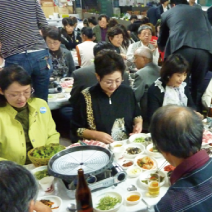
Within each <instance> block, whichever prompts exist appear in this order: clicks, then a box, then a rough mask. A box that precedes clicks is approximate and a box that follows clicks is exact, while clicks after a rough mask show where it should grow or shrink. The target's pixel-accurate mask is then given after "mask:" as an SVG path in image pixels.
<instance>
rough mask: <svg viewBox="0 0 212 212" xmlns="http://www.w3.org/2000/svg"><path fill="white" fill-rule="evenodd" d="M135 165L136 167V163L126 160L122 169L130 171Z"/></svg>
mask: <svg viewBox="0 0 212 212" xmlns="http://www.w3.org/2000/svg"><path fill="white" fill-rule="evenodd" d="M133 165H134V161H133V160H128V159H126V160H124V161H123V162H122V164H121V167H122V168H123V169H125V170H126V169H128V168H129V167H131V166H133Z"/></svg>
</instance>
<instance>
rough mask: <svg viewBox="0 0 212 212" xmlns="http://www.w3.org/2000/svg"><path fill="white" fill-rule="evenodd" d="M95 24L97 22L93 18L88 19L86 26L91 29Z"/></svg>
mask: <svg viewBox="0 0 212 212" xmlns="http://www.w3.org/2000/svg"><path fill="white" fill-rule="evenodd" d="M97 24H98V23H97V20H96V18H95V17H94V16H92V17H89V18H88V25H89V27H90V28H92V29H93V28H94V27H95V26H96V25H97Z"/></svg>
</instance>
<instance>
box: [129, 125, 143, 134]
mask: <svg viewBox="0 0 212 212" xmlns="http://www.w3.org/2000/svg"><path fill="white" fill-rule="evenodd" d="M141 131H142V123H140V122H138V123H136V124H135V125H134V126H133V131H132V133H130V135H133V134H136V133H140V132H141Z"/></svg>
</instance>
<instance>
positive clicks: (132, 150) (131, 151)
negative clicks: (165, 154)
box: [124, 143, 145, 158]
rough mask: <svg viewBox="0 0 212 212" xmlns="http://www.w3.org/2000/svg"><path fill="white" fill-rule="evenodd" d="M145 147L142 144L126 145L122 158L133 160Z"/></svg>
mask: <svg viewBox="0 0 212 212" xmlns="http://www.w3.org/2000/svg"><path fill="white" fill-rule="evenodd" d="M144 150H145V147H144V146H143V145H142V144H136V143H132V144H128V145H126V146H125V151H124V156H125V157H127V158H135V157H136V156H137V155H139V154H143V152H144Z"/></svg>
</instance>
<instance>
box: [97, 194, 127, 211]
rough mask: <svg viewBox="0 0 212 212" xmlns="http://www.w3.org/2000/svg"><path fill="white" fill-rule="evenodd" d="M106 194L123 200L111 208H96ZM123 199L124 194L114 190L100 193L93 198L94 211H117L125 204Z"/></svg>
mask: <svg viewBox="0 0 212 212" xmlns="http://www.w3.org/2000/svg"><path fill="white" fill-rule="evenodd" d="M106 196H110V197H115V198H119V199H120V200H121V201H120V203H117V204H116V205H115V207H114V208H111V209H110V210H100V209H98V208H96V207H97V206H98V204H99V201H100V199H102V198H104V197H106ZM123 200H124V199H123V197H122V195H121V194H119V193H117V192H114V191H109V192H105V193H102V194H100V195H96V196H95V198H93V206H94V211H96V212H116V211H118V209H119V208H120V207H121V205H122V204H123Z"/></svg>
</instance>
